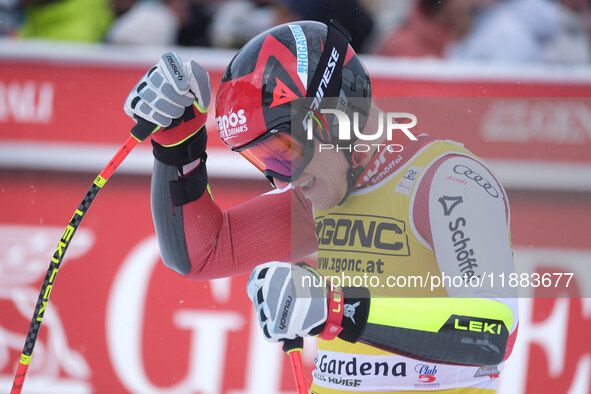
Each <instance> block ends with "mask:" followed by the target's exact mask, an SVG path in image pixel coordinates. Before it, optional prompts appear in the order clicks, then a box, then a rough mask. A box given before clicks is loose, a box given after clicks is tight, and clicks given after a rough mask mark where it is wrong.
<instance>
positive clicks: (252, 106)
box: [125, 21, 518, 394]
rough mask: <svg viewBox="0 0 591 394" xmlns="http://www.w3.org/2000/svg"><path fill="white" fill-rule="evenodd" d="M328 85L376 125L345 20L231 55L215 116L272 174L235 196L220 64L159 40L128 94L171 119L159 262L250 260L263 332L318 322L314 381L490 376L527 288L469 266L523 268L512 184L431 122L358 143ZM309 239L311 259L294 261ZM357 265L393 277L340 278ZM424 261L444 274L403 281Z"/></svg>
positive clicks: (306, 25)
mask: <svg viewBox="0 0 591 394" xmlns="http://www.w3.org/2000/svg"><path fill="white" fill-rule="evenodd" d="M323 97H326V98H331V97H332V98H338V100H330V99H328V100H327V102H328V103H329V105H336V106H334V107H333V109H336V108H339V109H340V110H342V112H344V113H346V114H348V115H352V114H353V113H356V115H357V117H358V118H357V120H358V123H359V128H360V130H363V128H364V125H365V124H366V123H367V129H370V130H371V132H373V130H375V126H376V125H375V124H374V123H375V121H374V120H373V119H376V116H375V115H376V114H378V115H379V110H378V109H377V108H376V106H375V105H374V104H372V102H371V82H370V77H369V75H368V73H367V70H366V69H365V67H364V65H363V64H362V62H361V60H360V59H359V57H358V56H357V55H356V54H355V52H354V51H353V49H352V48H351V47H350V46H349V45H348V37H347V34H346V32H343V31H342V29H341V28H339V27H338V25H337V24H334V25H330V26H328V27H327V26H326V25H324V24H322V23H319V22H311V21H300V22H292V23H288V24H284V25H280V26H277V27H274V28H272V29H270V30H268V31H265V32H263V33H261V34H259V35H258V36H256V37H255V38H253V39H252V40H251V41H249V42H248V43H247V44H246V45H245V46H244V47H243V48H242V49H241V50H240V51H239V52H238V53H237V54H236V55H235V56H234V58H233V59H232V61H231V62H230V64H229V66H228V68H227V69H226V72H225V74H224V76H223V77H222V81H221V84H220V86H219V89H218V93H217V97H216V109H215V111H216V114H215V115H216V123H217V129H218V133H219V136H220V137H221V139H222V140H223V141H224V143H225V144H226V145H228V146H229V147H230V148H231V149H232V150H234V151H238V152H239V153H240V154H242V155H243V156H244V157H245V158H247V159H248V160H249V161H250V162H251V163H252V164H253V165H255V166H256V167H257V168H258V169H259V170H260V171H262V172H263V174H264V175H265V176H267V178H268V179H269V180H270V181H271V183H273V184H274V186H275V187H276V188H275V189H274V190H272V191H270V192H268V193H266V194H263V195H261V196H258V197H256V198H254V199H252V200H250V201H248V202H246V203H244V204H241V205H239V206H236V207H232V208H230V209H228V210H227V211H222V210H221V209H220V208H219V207H218V206H217V205H216V203H215V202H214V201H213V199H212V197H211V192H210V190H209V186H208V179H207V172H206V159H207V155H206V139H207V133H206V131H205V126H204V125H205V122H206V118H207V113H208V109H209V107H210V104H211V87H210V81H209V75H208V74H207V72H206V71H205V70H204V69H203V68H202V67H201V66H200V65H199V64H198V63H196V62H194V61H188V62H185V63H182V61H181V59H180V58H179V57H178V56H177V55H176V54H174V53H172V52H169V53H167V54H165V55H163V56H162V58H161V59H160V61H159V62H158V64H157V65H155V66H154V67H152V68H151V69H150V70H149V71H148V72H147V73H146V75H145V76H144V77H143V78H142V79H141V80H140V81H139V82H138V84H137V85H136V86H135V87H134V88H133V90H132V91H131V93H130V95H129V96H128V98H127V100H126V103H125V111H126V113H127V114H128V115H130V116H131V117H132V118H134V119H135V120H137V119H138V118H143V119H146V120H148V121H150V122H152V123H154V124H156V125H158V126H160V127H159V128H158V129H157V131H156V132H154V133H153V134H152V139H151V140H152V145H153V153H154V156H155V162H154V171H153V175H152V188H151V201H152V215H153V219H154V224H155V229H156V234H157V237H158V241H159V245H160V249H161V254H162V259H163V261H164V263H165V264H166V265H167V266H168V267H169V268H171V269H173V270H175V271H177V272H179V273H181V274H183V275H186V276H187V277H188V278H191V279H209V278H216V277H225V276H231V275H237V274H242V273H246V272H251V271H252V274H251V276H250V278H249V281H248V289H247V291H248V294H249V296H250V297H251V298H252V300H253V303H254V305H255V309H256V311H257V314H258V318H259V323H260V325H261V328H262V329H263V333H264V335H265V338H267V339H268V340H270V341H280V340H284V339H293V338H295V337H296V336H299V337H302V336H308V335H318V336H319V338H320V339H319V341H318V355H317V358H316V369H315V370H314V373H313V376H314V381H313V384H312V393H319V394H320V393H321V394H327V393H328V394H330V393H336V392H348V391H354V392H357V393H375V392H401V391H430V390H434V391H435V390H436V391H437V392H438V393H445V392H454V393H472V392H475V393H476V392H478V393H489V392H494V390H495V389H496V386H497V382H498V376H499V373H500V371H501V370H502V365H503V361H504V359H505V358H506V357H507V356H508V355H509V354H510V349H511V347H512V343H513V341H514V338H515V334H516V327H517V320H518V319H517V305H516V300H515V299H514V298H513V297H512V294H510V293H507V292H503V291H501V290H500V289H499V288H498V287H494V286H484V287H476V288H475V287H473V286H467V285H466V284H468V283H472V280H474V279H478V280H484V279H485V278H486V277H487V274H489V273H498V272H502V273H506V274H510V273H512V272H513V270H514V268H513V258H512V253H511V245H510V233H509V205H508V201H507V196H506V194H505V192H504V190H503V188H502V186H501V185H500V183H499V182H498V181H497V180H496V178H495V177H494V175H493V174H492V172H491V171H490V170H489V168H488V167H487V165H486V164H485V163H484V162H483V161H482V160H480V159H479V158H478V157H476V156H475V155H474V154H472V153H471V152H469V151H468V150H466V149H465V148H463V147H462V146H461V145H460V144H457V143H453V142H449V141H443V140H438V139H436V138H434V137H431V136H429V135H424V134H421V135H417V136H415V135H414V134H412V133H408V134H404V133H398V134H396V135H395V136H393V139H392V140H391V141H385V142H387V144H390V145H391V146H393V145H396V146H398V145H400V146H403V148H404V149H403V150H402V151H399V150H395V149H379V146H380V144H374V145H373V146H371V147H370V148H371V149H370V150H369V151H367V152H362V153H361V154H360V152H357V151H356V150H355V146H358V144H360V143H361V142H363V141H360V139H359V138H353V139H351V140H350V141H342V140H339V136H340V135H339V134H338V133H337V127H334V126H335V124H334V122H333V121H334V118H331V117H330V116H328V115H327V116H326V117H323V116H320V115H323V111H322V110H321V108H320V107H319V106H318V105H319V103H322V105H324V103H325V101H324V100H320V99H321V98H323ZM300 98H308V100H309V101H306V103H305V105H303V107H302V108H304V109H305V110H298V109H297V108H298V107H297V105H295V103H296V102H297V101H299V100H300ZM315 100H316V102H315ZM310 101H311V102H312V104H310ZM294 108H295V109H294ZM327 113H328V112H327ZM333 113H335V112H334V111H333ZM372 122H373V123H372ZM299 125H301V126H302V127H300V126H299ZM304 125H308V130H309V129H310V128H313V138H307V137H310V136H307V135H306V131H307V130H306V127H304ZM310 125H312V126H310ZM380 141H382V142H384V140H383V139H382V140H380ZM344 143H347V144H349V149H346V145H343V144H344ZM387 144H382V145H383V146H386V145H387ZM321 146H323V147H328V146H333V147H334V148H335V149H328V150H324V151H319V149H320V147H321ZM336 147H340V148H342V149H336ZM311 255H312V256H316V257H317V261H318V264H317V267H316V268H313V267H311V266H309V265H301V264H298V265H296V264H291V263H290V262H297V261H300V260H301V259H303V258H305V257H306V256H311ZM345 273H346V275H348V276H349V278H350V279H352V281H353V282H354V280H355V279H362V278H364V277H367V276H368V275H369V276H370V277H371V278H374V279H375V280H379V281H380V282H379V283H380V285H379V286H376V282H375V281H374V282H371V283H370V285H367V284H365V285H364V286H358V285H354V286H335V283H333V282H335V280H336V279H335V277H336V278H338V276H336V274H341V276H340V278H342V279H345V277H344V276H343V275H344V274H345ZM413 275H414V276H415V278H416V277H420V278H422V279H421V280H423V279H424V280H425V281H426V282H424V283H430V284H431V285H433V283H435V282H433V278H437V280H439V281H440V282H439V283H436V284H438V285H437V286H418V285H417V286H412V288H409V287H407V288H402V287H396V286H394V285H393V283H394V284H396V283H399V282H396V281H395V280H396V278H400V277H404V278H406V277H408V278H410V277H411V276H413ZM323 278H333V279H331V280H328V281H327V280H324V281H323V280H322V279H323ZM429 278H430V279H431V281H429ZM445 278H448V279H449V281H447V282H446V281H445ZM451 278H460V279H461V280H460V282H461V283H456V282H453V281H452V280H451ZM306 280H307V282H306ZM392 281H394V282H392ZM302 283H311V284H312V285H308V286H305V285H302ZM384 284H387V285H384ZM302 292H303V293H304V296H300V295H301V293H302ZM296 293H297V294H296Z"/></svg>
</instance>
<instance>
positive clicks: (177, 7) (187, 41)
mask: <svg viewBox="0 0 591 394" xmlns="http://www.w3.org/2000/svg"><path fill="white" fill-rule="evenodd" d="M166 3H167V4H168V6H169V7H170V9H171V10H172V11H173V12H174V13H175V15H176V17H177V19H178V22H179V28H178V31H177V36H176V44H177V45H182V46H201V47H208V46H211V38H210V36H209V26H210V24H211V20H212V17H213V13H214V11H215V4H214V5H212V4H211V1H208V0H166ZM214 3H215V2H214Z"/></svg>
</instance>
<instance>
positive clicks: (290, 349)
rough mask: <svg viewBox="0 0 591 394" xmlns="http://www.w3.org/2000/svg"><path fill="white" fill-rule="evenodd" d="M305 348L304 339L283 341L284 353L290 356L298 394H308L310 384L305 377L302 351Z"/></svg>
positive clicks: (297, 338)
mask: <svg viewBox="0 0 591 394" xmlns="http://www.w3.org/2000/svg"><path fill="white" fill-rule="evenodd" d="M303 348H304V338H302V337H296V338H295V339H286V340H284V341H283V351H284V352H285V353H287V355H288V356H289V361H290V362H291V369H292V370H293V377H294V379H295V384H296V388H297V390H298V394H308V384H307V383H306V376H305V375H304V367H303V364H302V349H303Z"/></svg>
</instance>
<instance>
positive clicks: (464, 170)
mask: <svg viewBox="0 0 591 394" xmlns="http://www.w3.org/2000/svg"><path fill="white" fill-rule="evenodd" d="M454 172H455V173H456V174H460V175H464V176H465V177H466V178H468V179H471V180H473V181H474V182H476V184H477V185H478V186H480V187H482V188H483V189H484V191H486V192H487V193H488V194H489V195H490V196H492V197H494V198H497V197H499V192H498V191H497V189H495V187H494V186H493V185H491V184H490V182H489V181H488V180H487V179H486V178H484V177H483V176H482V175H480V174H479V173H477V172H474V171H472V169H471V168H470V167H468V166H465V165H463V164H458V165H456V166H455V167H454Z"/></svg>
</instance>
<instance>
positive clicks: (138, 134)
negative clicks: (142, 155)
mask: <svg viewBox="0 0 591 394" xmlns="http://www.w3.org/2000/svg"><path fill="white" fill-rule="evenodd" d="M158 127H159V126H158V125H155V124H154V123H152V122H148V121H147V120H145V119H143V118H139V119H138V121H137V123H136V125H135V126H133V127H132V128H131V135H133V136H134V137H135V139H136V140H138V141H140V142H142V141H143V140H145V139H146V138H148V137H149V136H150V134H152V133H153V132H154V131H156V129H158Z"/></svg>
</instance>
